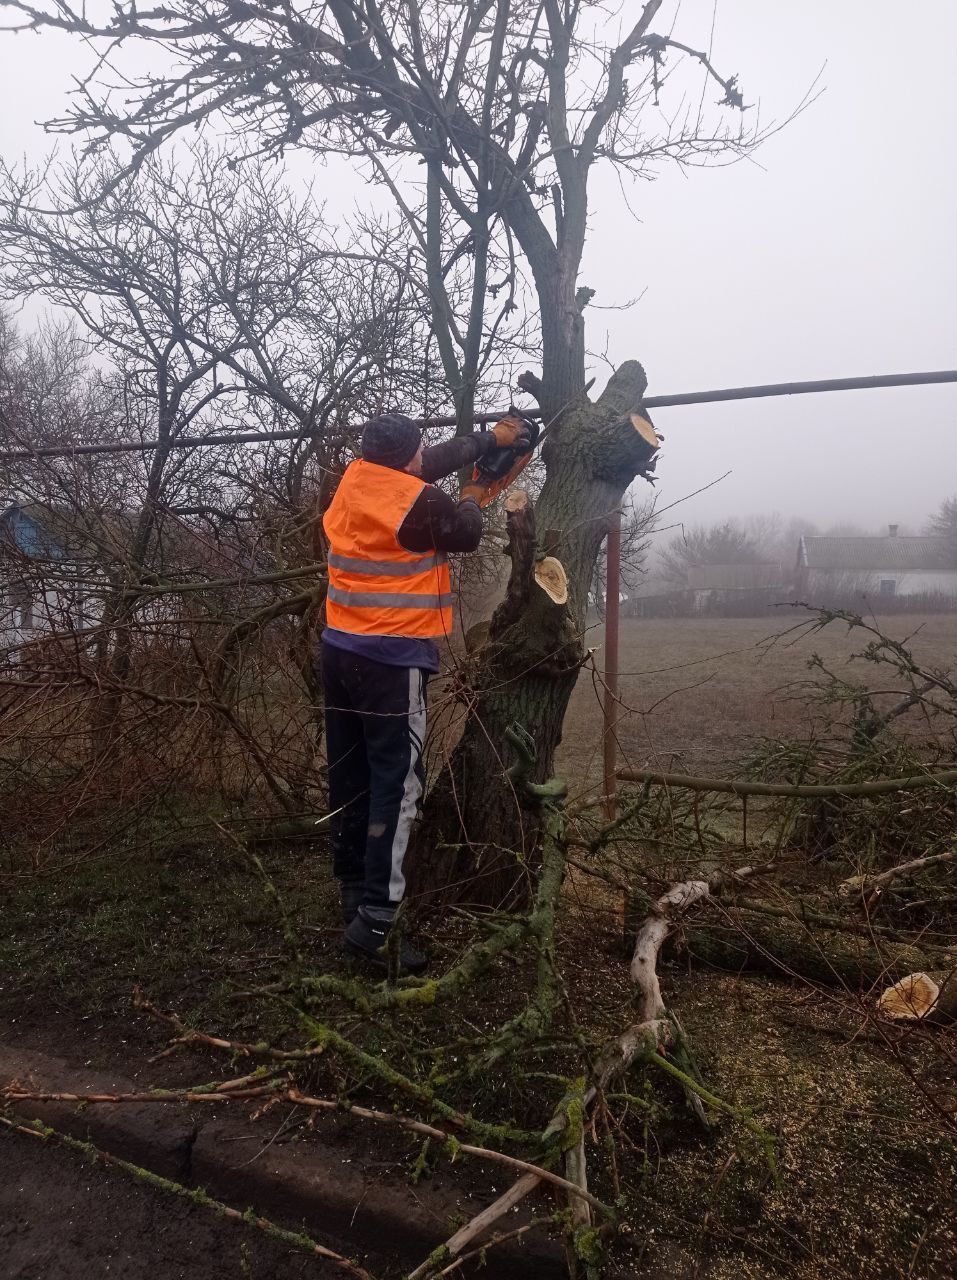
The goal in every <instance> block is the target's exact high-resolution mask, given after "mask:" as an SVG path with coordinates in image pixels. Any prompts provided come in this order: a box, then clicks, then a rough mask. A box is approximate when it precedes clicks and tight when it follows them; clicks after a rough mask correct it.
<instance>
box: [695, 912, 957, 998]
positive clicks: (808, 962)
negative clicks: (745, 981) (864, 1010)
mask: <svg viewBox="0 0 957 1280" xmlns="http://www.w3.org/2000/svg"><path fill="white" fill-rule="evenodd" d="M685 947H686V949H687V955H688V956H689V957H690V958H691V959H692V960H693V961H698V962H700V963H703V964H708V965H711V966H713V967H714V968H715V969H725V970H728V971H730V972H734V973H741V972H744V971H748V972H751V973H772V974H783V975H784V976H785V977H789V978H799V979H803V980H805V981H810V982H816V983H819V984H820V985H821V986H827V987H835V986H843V987H847V988H848V989H850V990H853V991H859V990H860V989H861V988H862V987H871V986H873V985H874V984H875V983H886V982H888V981H891V980H896V979H898V978H903V977H905V976H906V975H907V974H908V973H914V972H918V971H919V972H927V971H935V970H937V969H946V968H947V967H948V966H949V964H950V962H951V958H950V956H949V954H948V953H945V952H937V953H936V954H935V953H934V952H933V950H932V949H931V948H926V949H923V948H919V947H916V946H906V945H901V944H899V943H892V942H886V943H885V941H884V939H882V938H881V937H880V936H879V935H875V936H874V937H873V938H865V937H859V936H855V935H854V934H843V933H835V932H831V931H829V930H825V929H820V930H819V929H816V928H814V927H813V926H805V925H802V924H801V923H800V921H798V920H794V921H793V922H792V921H788V920H783V919H782V920H781V921H780V923H776V924H770V923H768V924H765V923H764V922H762V921H758V920H755V919H754V918H753V917H750V916H749V917H748V918H744V917H743V916H742V917H741V918H738V917H737V915H735V916H733V917H729V919H728V922H727V923H726V924H725V925H723V926H716V925H707V926H696V927H695V928H694V930H693V931H690V932H689V934H688V937H687V939H686V941H685Z"/></svg>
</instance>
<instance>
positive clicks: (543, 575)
mask: <svg viewBox="0 0 957 1280" xmlns="http://www.w3.org/2000/svg"><path fill="white" fill-rule="evenodd" d="M535 581H536V582H537V583H538V585H539V586H540V587H541V589H542V590H543V591H544V592H545V594H546V595H547V596H548V598H549V600H553V601H554V602H555V604H566V603H567V602H568V577H567V575H566V573H565V568H564V566H563V564H562V562H561V560H556V559H555V557H554V556H546V557H545V558H544V560H539V561H538V563H537V564H536V565H535Z"/></svg>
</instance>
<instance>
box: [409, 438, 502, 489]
mask: <svg viewBox="0 0 957 1280" xmlns="http://www.w3.org/2000/svg"><path fill="white" fill-rule="evenodd" d="M495 448H497V444H496V441H495V436H494V435H493V433H492V432H491V431H473V432H472V434H471V435H470V436H453V437H452V439H451V440H443V441H442V443H441V444H432V445H429V447H428V448H427V449H423V450H422V479H423V480H427V481H428V482H429V484H434V483H435V482H436V480H444V479H445V477H446V476H450V475H451V474H452V472H453V471H459V470H460V469H461V468H462V467H468V466H471V465H472V463H473V462H474V461H475V460H476V458H481V457H484V455H485V454H486V453H491V452H492V450H493V449H495Z"/></svg>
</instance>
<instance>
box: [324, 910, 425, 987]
mask: <svg viewBox="0 0 957 1280" xmlns="http://www.w3.org/2000/svg"><path fill="white" fill-rule="evenodd" d="M390 929H391V925H390V924H389V923H387V922H386V921H382V920H369V919H367V918H366V916H365V915H364V914H363V911H362V909H361V907H360V909H359V912H358V914H357V915H356V916H355V918H354V919H353V921H352V923H351V924H350V925H349V927H348V929H346V932H345V934H344V936H343V939H342V942H343V946H344V947H345V948H346V950H347V951H351V952H352V953H353V955H357V956H362V958H363V959H364V960H367V961H368V962H369V963H370V964H372V965H375V967H376V968H377V969H381V970H382V971H383V973H385V972H387V971H388V968H389V952H388V948H387V945H386V944H387V942H388V938H389V930H390ZM427 964H428V960H427V959H426V957H425V956H424V955H423V954H422V952H421V951H416V950H415V948H414V947H412V946H410V945H409V943H408V942H407V941H406V940H405V938H402V939H401V942H400V945H399V975H398V976H399V977H400V978H401V977H404V976H405V975H406V974H410V973H421V972H422V970H423V969H424V968H425V966H426V965H427Z"/></svg>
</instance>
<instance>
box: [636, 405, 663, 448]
mask: <svg viewBox="0 0 957 1280" xmlns="http://www.w3.org/2000/svg"><path fill="white" fill-rule="evenodd" d="M631 425H632V426H633V427H634V428H635V430H636V431H637V432H638V434H639V435H640V436H641V438H642V440H644V442H645V444H648V445H650V446H651V447H652V449H657V448H658V446H659V445H660V444H661V440H660V438H659V436H658V432H657V431H656V430H655V429H654V427H653V426H652V425H651V423H650V422H649V421H648V419H647V418H643V417H642V416H641V414H640V413H633V414H632V415H631Z"/></svg>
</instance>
